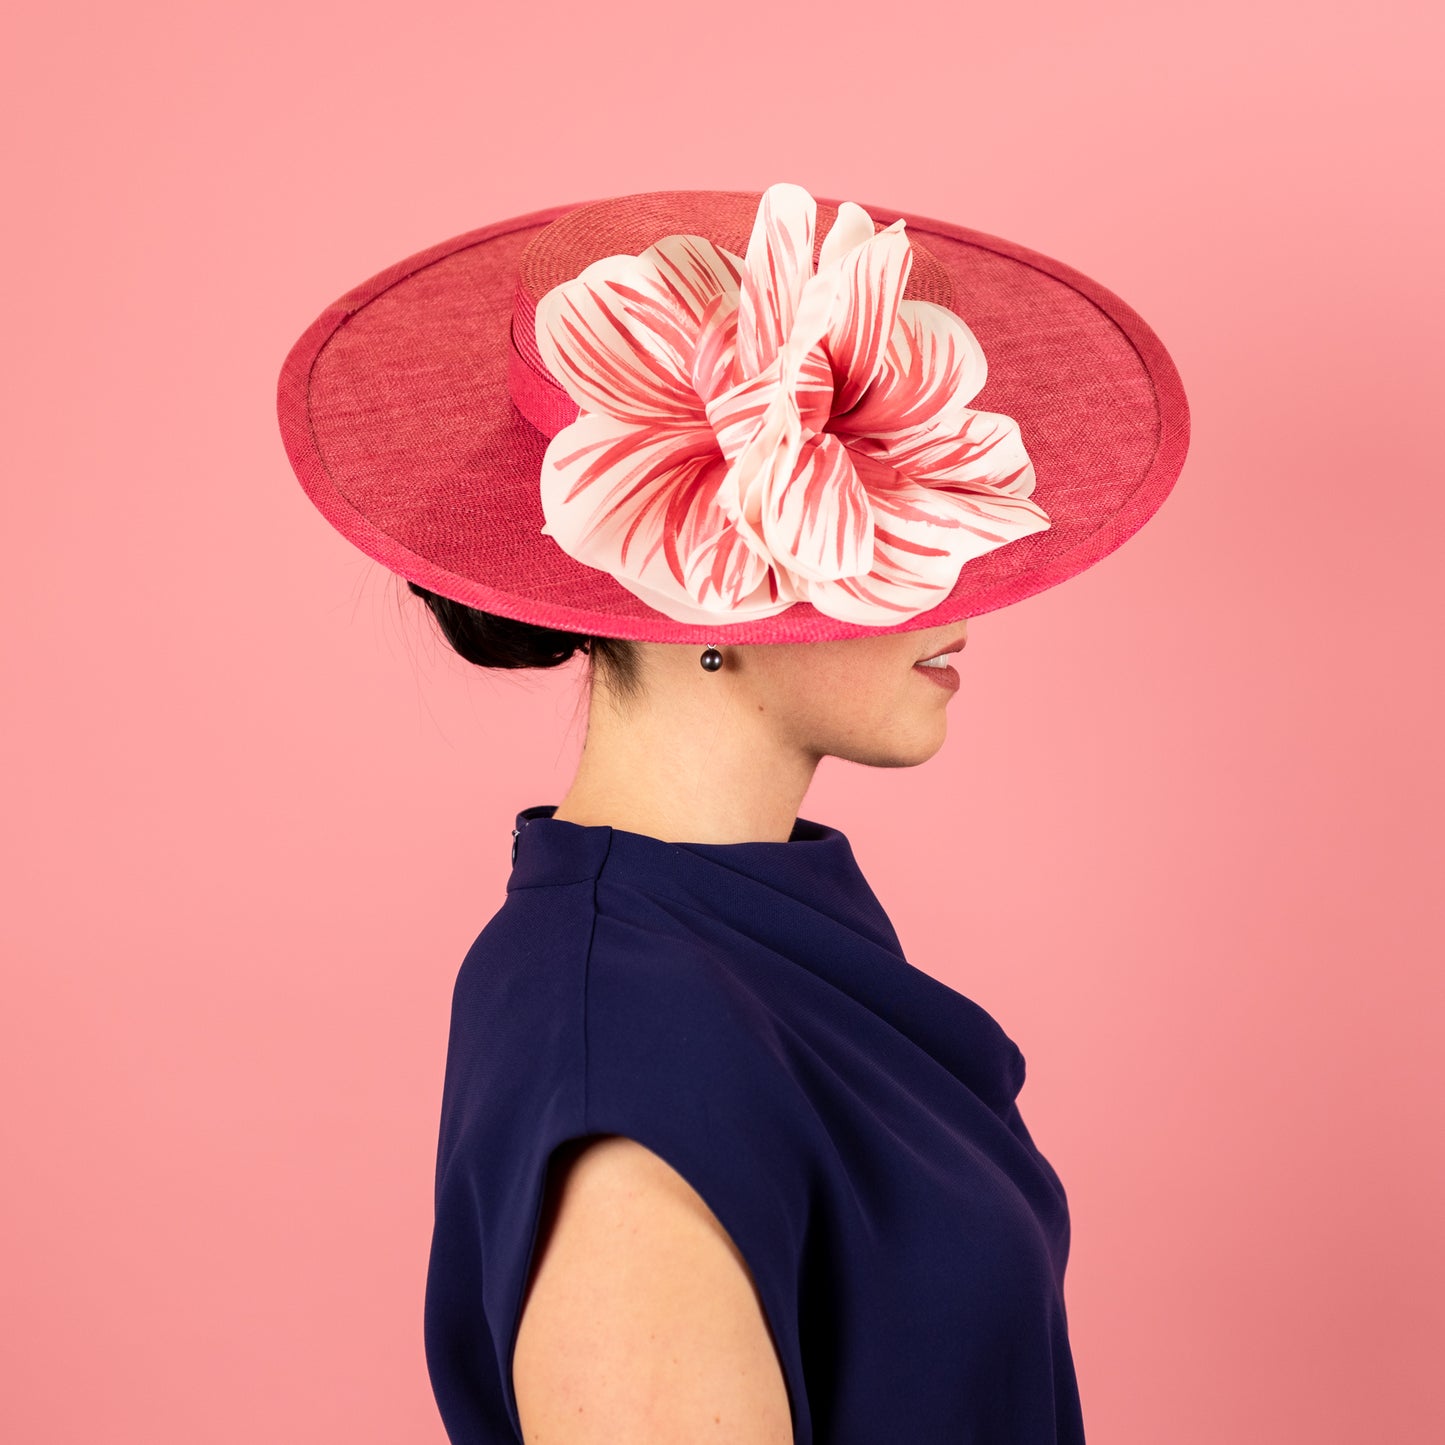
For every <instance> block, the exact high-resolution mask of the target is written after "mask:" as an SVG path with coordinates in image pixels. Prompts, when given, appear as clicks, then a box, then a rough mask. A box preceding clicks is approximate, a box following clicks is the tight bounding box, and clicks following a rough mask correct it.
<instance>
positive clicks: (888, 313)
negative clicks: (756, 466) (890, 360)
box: [826, 219, 913, 412]
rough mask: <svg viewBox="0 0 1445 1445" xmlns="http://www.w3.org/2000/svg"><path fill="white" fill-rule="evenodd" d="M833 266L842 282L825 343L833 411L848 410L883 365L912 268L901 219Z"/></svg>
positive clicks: (907, 240)
mask: <svg viewBox="0 0 1445 1445" xmlns="http://www.w3.org/2000/svg"><path fill="white" fill-rule="evenodd" d="M837 265H838V269H839V270H840V272H841V273H842V282H843V284H842V287H841V289H840V291H839V294H838V299H837V304H836V305H835V306H834V308H833V313H832V318H831V320H830V322H829V325H828V333H827V342H826V344H827V348H828V355H829V356H830V357H832V359H833V370H834V373H835V377H836V386H837V396H836V399H835V401H834V407H835V409H836V410H838V411H840V412H846V411H847V410H848V409H849V408H850V407H852V406H853V405H854V404H855V403H856V402H857V401H858V399H859V398H860V397H861V396H862V395H863V394H864V392H866V391H867V389H868V387H869V386H870V385H871V383H872V382H873V379H874V378H875V377H876V376H877V375H878V373H879V371H880V370H881V369H882V367H883V366H884V364H885V359H886V353H887V351H888V347H889V345H890V343H891V342H892V340H893V334H894V329H895V327H896V325H897V323H898V316H899V307H900V306H901V305H902V302H903V289H904V287H905V286H906V285H907V284H908V276H909V273H910V272H911V271H912V269H913V246H912V243H911V242H910V241H909V239H908V237H907V236H906V235H904V233H903V222H902V220H901V219H900V220H897V221H895V222H894V223H893V224H892V225H891V226H889V227H888V228H887V230H884V231H879V232H878V233H877V234H876V235H875V236H872V237H871V238H870V239H869V240H867V241H866V242H864V243H863V244H862V245H861V246H855V247H854V248H853V249H852V250H850V251H848V252H847V253H846V254H845V255H843V256H842V257H841V258H840V259H839V261H838V263H837Z"/></svg>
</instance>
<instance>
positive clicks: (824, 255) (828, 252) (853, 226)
mask: <svg viewBox="0 0 1445 1445" xmlns="http://www.w3.org/2000/svg"><path fill="white" fill-rule="evenodd" d="M895 224H899V223H897V222H895ZM876 234H877V228H876V227H875V226H874V224H873V217H872V216H870V215H869V214H868V212H867V211H865V210H864V209H863V207H862V206H860V205H858V204H857V203H856V202H855V201H842V202H840V203H839V206H838V214H837V215H836V216H834V217H833V224H832V225H831V226H830V227H829V228H828V234H827V235H826V236H824V237H823V244H822V245H821V246H820V247H819V248H818V269H819V270H820V271H822V270H825V269H826V268H827V267H829V266H831V265H833V264H834V263H835V262H837V261H841V260H842V259H843V257H844V256H846V255H847V254H848V252H849V251H851V250H853V248H854V247H855V246H861V245H862V244H863V243H864V242H865V241H871V240H872V239H873V237H874V236H875V235H876Z"/></svg>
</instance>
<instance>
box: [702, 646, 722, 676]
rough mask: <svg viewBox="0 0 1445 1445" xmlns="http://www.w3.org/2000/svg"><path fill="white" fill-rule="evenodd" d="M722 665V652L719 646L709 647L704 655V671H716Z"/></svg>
mask: <svg viewBox="0 0 1445 1445" xmlns="http://www.w3.org/2000/svg"><path fill="white" fill-rule="evenodd" d="M721 666H722V653H720V652H719V651H718V650H717V648H715V647H709V648H708V650H707V651H706V652H704V653H703V655H702V668H703V671H704V672H716V671H717V670H718V668H720V667H721Z"/></svg>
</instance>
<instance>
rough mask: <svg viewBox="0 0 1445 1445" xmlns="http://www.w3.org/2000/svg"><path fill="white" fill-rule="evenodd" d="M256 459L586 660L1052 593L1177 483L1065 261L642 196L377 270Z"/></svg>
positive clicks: (1018, 249) (900, 228) (467, 597)
mask: <svg viewBox="0 0 1445 1445" xmlns="http://www.w3.org/2000/svg"><path fill="white" fill-rule="evenodd" d="M278 410H279V415H280V423H281V434H282V438H283V441H284V443H285V447H286V452H287V455H288V457H289V458H290V461H291V464H292V466H293V467H294V469H295V471H296V475H297V476H298V477H299V478H300V480H301V484H302V486H303V487H304V488H305V490H306V492H307V495H308V496H310V498H311V500H312V501H313V502H314V503H315V505H316V506H317V507H318V508H319V509H320V511H321V512H322V514H323V515H324V516H325V517H326V518H327V520H328V521H329V522H330V523H331V524H332V525H333V526H334V527H335V528H336V529H337V530H338V531H339V532H340V533H341V534H342V535H343V536H344V537H346V538H347V539H348V540H349V541H351V542H352V543H353V544H354V545H355V546H357V547H358V548H360V550H361V551H362V552H364V553H366V555H367V556H369V557H372V558H374V559H375V560H376V561H378V562H380V563H382V564H383V565H384V566H385V567H386V568H388V569H389V570H390V571H392V572H395V573H397V574H399V575H400V576H402V577H404V578H407V579H410V580H411V581H413V582H415V583H417V584H418V585H420V586H421V587H424V588H426V589H427V590H429V591H431V592H435V593H438V594H440V595H442V596H444V597H450V598H453V599H455V600H456V601H458V602H461V603H465V604H467V605H469V606H471V607H474V608H477V609H479V610H481V611H484V612H489V613H493V614H496V615H499V616H503V617H509V618H515V619H517V620H520V621H523V622H530V623H534V624H536V625H538V626H542V627H550V628H558V629H562V630H565V631H571V632H578V633H583V634H586V635H591V636H604V637H622V638H637V639H648V640H652V641H658V642H696V643H713V642H729V643H747V642H812V641H821V640H824V639H829V638H842V637H854V636H860V635H863V634H866V633H872V632H901V631H914V630H917V629H920V628H930V627H938V626H941V625H943V624H946V623H950V622H956V621H958V620H960V619H964V618H970V617H974V616H977V615H978V614H980V613H984V612H991V611H993V610H994V609H995V608H998V607H1004V606H1007V605H1008V604H1009V603H1011V602H1018V601H1021V600H1022V599H1023V598H1026V597H1030V596H1032V595H1033V594H1034V593H1036V592H1041V591H1043V590H1044V589H1045V588H1047V587H1052V586H1054V585H1055V584H1056V583H1059V582H1063V581H1064V580H1066V579H1067V578H1069V577H1072V576H1074V575H1075V574H1076V573H1079V572H1082V571H1083V570H1084V569H1085V568H1086V567H1089V566H1091V565H1092V564H1093V563H1095V562H1097V561H1098V560H1099V559H1100V558H1101V557H1104V556H1106V555H1107V554H1108V553H1110V552H1112V551H1113V550H1114V549H1115V548H1116V547H1118V546H1119V545H1120V544H1121V543H1122V542H1124V541H1125V540H1126V539H1127V538H1129V537H1130V536H1132V535H1133V534H1134V533H1135V532H1136V531H1138V530H1139V528H1140V527H1142V526H1143V525H1144V523H1145V522H1147V521H1148V520H1149V518H1150V517H1151V516H1153V514H1154V513H1155V511H1157V510H1158V508H1159V506H1160V504H1161V503H1162V502H1163V500H1164V498H1165V496H1166V495H1167V494H1168V492H1169V490H1170V488H1171V487H1172V486H1173V484H1174V481H1175V479H1176V477H1177V476H1178V475H1179V472H1180V469H1181V468H1182V466H1183V464H1184V457H1185V452H1186V450H1187V448H1188V444H1189V410H1188V404H1187V402H1186V400H1185V396H1184V389H1183V385H1182V383H1181V381H1180V378H1179V374H1178V372H1177V370H1176V369H1175V366H1174V364H1173V362H1172V361H1171V360H1170V358H1169V355H1168V353H1167V352H1166V351H1165V350H1164V347H1163V345H1162V344H1161V342H1160V341H1159V338H1158V337H1157V336H1156V335H1155V334H1154V332H1153V331H1152V330H1150V328H1149V327H1148V326H1147V325H1146V324H1145V322H1144V321H1143V320H1142V319H1141V318H1140V317H1139V315H1138V314H1137V313H1136V312H1135V311H1134V310H1133V309H1132V308H1131V307H1130V306H1129V305H1128V304H1127V303H1125V302H1124V301H1122V300H1120V298H1119V297H1118V296H1116V295H1114V293H1113V292H1111V291H1108V290H1106V289H1105V288H1104V287H1103V286H1100V285H1099V284H1098V283H1097V282H1095V281H1091V280H1090V279H1089V278H1088V277H1087V276H1084V275H1082V274H1080V273H1079V272H1078V271H1076V270H1074V269H1073V268H1072V267H1070V266H1067V265H1065V264H1063V263H1062V262H1059V261H1054V260H1050V259H1049V258H1048V257H1047V256H1042V255H1040V254H1039V253H1038V252H1036V251H1030V250H1027V249H1026V248H1024V247H1023V246H1019V245H1016V244H1014V243H1013V242H1011V241H1005V240H1001V239H999V238H998V237H996V236H989V235H985V234H983V233H982V232H979V231H972V230H968V229H967V228H965V227H963V226H957V225H953V224H951V223H949V222H946V221H933V220H928V219H926V218H924V217H921V216H914V215H909V214H906V213H903V212H898V211H892V210H889V209H888V208H887V207H872V206H869V207H862V206H859V205H856V204H855V203H853V202H851V201H824V200H821V199H819V200H816V201H815V199H814V198H813V197H812V196H811V195H809V194H808V192H807V191H806V190H804V189H803V188H802V187H801V186H798V185H794V184H791V183H787V182H781V183H778V184H776V185H773V186H771V187H769V188H768V190H767V191H765V192H762V193H758V192H731V191H656V192H649V193H644V194H640V195H631V196H621V197H616V198H612V199H608V200H602V201H596V202H592V203H589V204H585V205H572V206H555V207H552V208H550V209H547V210H544V211H536V212H533V213H532V214H530V215H526V216H519V217H515V218H513V219H510V220H505V221H498V222H496V223H494V224H492V225H489V226H484V227H483V228H482V229H480V230H476V231H471V232H468V233H467V234H466V235H463V236H458V237H456V238H454V239H452V240H449V241H443V242H441V243H440V244H439V245H436V246H433V247H431V248H430V249H429V250H426V251H423V252H422V253H421V254H419V255H416V256H412V257H410V258H409V259H407V260H405V261H401V262H399V263H397V264H396V265H394V266H391V267H390V268H388V269H387V270H386V271H383V272H382V273H381V274H380V275H378V276H375V277H373V278H372V279H371V280H370V281H366V282H364V283H363V284H361V285H360V286H357V287H355V288H354V289H353V290H351V291H349V292H347V293H346V295H344V296H343V297H341V299H340V300H338V301H337V302H335V303H334V304H333V305H332V306H330V307H328V308H327V309H326V310H325V311H324V312H323V313H322V314H321V316H320V317H318V318H317V320H316V321H315V322H314V323H313V324H312V325H311V326H310V327H309V328H308V329H307V330H306V332H305V333H304V334H303V335H302V337H301V338H300V340H299V341H297V343H296V344H295V346H294V347H293V348H292V349H291V352H290V354H289V355H288V356H287V358H286V361H285V364H284V366H283V368H282V371H281V377H280V386H279V393H278Z"/></svg>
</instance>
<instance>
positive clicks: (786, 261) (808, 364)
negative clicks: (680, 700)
mask: <svg viewBox="0 0 1445 1445" xmlns="http://www.w3.org/2000/svg"><path fill="white" fill-rule="evenodd" d="M816 217H817V205H816V202H815V201H814V199H813V197H812V196H811V195H810V194H809V193H808V192H807V191H806V190H805V189H804V188H803V187H801V186H797V185H793V184H790V183H787V182H780V183H778V184H776V185H773V186H770V187H769V188H768V190H767V191H766V192H764V193H763V196H762V198H761V201H760V203H759V206H758V210H757V214H756V216H755V218H754V222H753V227H752V232H751V235H750V238H749V241H748V247H747V254H746V256H745V257H741V258H740V257H738V256H735V255H733V254H732V253H731V252H729V251H727V250H725V249H724V248H722V247H720V246H717V245H715V244H714V243H713V242H711V241H709V240H707V239H705V238H704V237H702V236H695V235H686V234H681V235H673V236H667V237H664V238H663V239H662V240H659V241H657V242H655V243H654V244H653V245H651V246H649V247H647V249H646V250H644V251H643V252H642V253H641V254H640V255H636V256H630V255H617V256H607V257H603V258H602V259H600V260H598V261H594V262H593V263H592V264H590V265H589V266H587V267H586V268H585V269H584V270H583V271H582V272H581V273H580V274H579V275H578V276H577V277H575V278H574V279H572V280H569V281H565V282H562V283H561V284H560V285H558V286H555V287H553V288H552V290H550V291H549V292H547V293H546V295H544V296H543V297H542V299H541V300H540V302H539V303H538V305H537V313H536V337H537V345H538V348H539V350H540V352H541V355H542V359H543V361H544V362H545V364H546V366H547V368H548V370H549V371H550V372H551V374H552V376H553V377H554V378H555V379H556V380H557V382H558V384H559V385H560V386H562V387H563V388H564V389H565V390H566V392H567V394H568V395H569V396H570V397H571V398H572V399H573V400H574V401H575V402H576V403H577V406H578V409H579V411H578V417H577V420H576V421H575V422H573V423H571V424H570V425H568V426H566V427H564V428H562V430H561V431H559V432H558V433H557V434H556V435H555V436H554V437H553V438H552V439H551V441H550V443H549V445H548V447H547V450H546V453H545V456H544V458H543V462H542V469H541V476H540V488H541V501H542V510H543V516H544V518H545V525H544V526H543V528H542V532H543V533H544V534H545V535H548V536H551V537H552V538H553V539H554V540H555V541H556V542H557V543H558V545H559V546H561V547H562V548H563V550H564V551H566V552H567V553H568V555H569V556H571V557H573V558H575V559H576V560H577V561H579V562H582V563H584V564H586V565H588V566H591V567H597V568H601V569H603V570H605V571H607V572H608V573H610V574H611V575H612V576H614V577H615V578H616V579H617V580H618V582H619V583H620V584H621V585H622V586H624V587H626V588H627V589H628V590H629V591H630V592H632V593H633V594H634V595H636V596H638V597H640V598H641V599H642V600H643V601H645V602H647V603H648V604H649V605H650V606H652V607H654V608H656V609H657V610H659V611H661V612H663V613H664V614H666V615H667V616H669V617H672V618H674V619H675V620H677V621H681V622H695V623H703V624H706V623H711V622H728V621H742V620H745V619H751V618H761V617H768V616H772V615H773V614H775V613H778V612H781V611H783V610H784V609H786V608H788V607H790V606H792V604H793V603H794V602H798V601H806V602H809V603H811V604H812V605H813V606H814V607H815V608H816V609H817V610H818V611H819V612H822V613H825V614H826V615H828V616H830V617H833V618H837V619H839V620H841V621H845V622H853V623H859V624H864V625H868V626H888V625H891V624H898V623H902V622H906V621H908V620H909V619H910V618H912V617H915V616H917V615H918V614H919V613H920V612H923V611H926V610H927V609H928V608H930V607H933V606H936V605H937V604H938V603H939V602H941V601H943V599H944V598H946V597H947V596H948V594H949V592H950V591H951V590H952V588H953V586H954V584H955V583H956V581H957V579H958V574H959V572H960V570H961V569H962V567H963V565H964V564H965V563H966V562H967V561H968V560H969V559H970V558H972V557H977V556H980V555H982V554H983V553H985V552H989V551H991V550H993V549H994V548H996V547H1001V546H1004V545H1006V544H1007V543H1009V542H1012V541H1015V540H1017V539H1018V538H1020V537H1025V536H1028V535H1030V534H1032V533H1034V532H1039V531H1043V530H1044V529H1046V528H1047V527H1048V525H1049V519H1048V516H1047V514H1046V513H1045V512H1044V511H1043V510H1042V509H1041V508H1040V507H1039V506H1038V505H1037V504H1036V503H1034V502H1032V501H1030V500H1029V498H1030V495H1031V494H1032V492H1033V489H1034V481H1035V478H1034V468H1033V464H1032V463H1031V461H1030V460H1029V457H1028V454H1027V452H1026V450H1025V448H1024V445H1023V440H1022V437H1021V436H1020V432H1019V427H1018V424H1017V422H1016V421H1014V419H1013V418H1011V417H1007V416H1003V415H1000V414H998V413H994V412H984V411H974V410H971V409H970V408H969V406H968V405H967V403H968V402H969V401H971V400H972V399H973V398H974V397H975V396H976V395H977V394H978V392H979V390H980V389H981V388H982V386H983V384H984V381H985V379H986V377H987V363H986V361H985V358H984V354H983V349H982V347H981V346H980V345H979V343H978V340H977V338H976V337H975V336H974V334H973V332H972V331H971V330H970V329H969V327H968V326H967V325H966V324H965V322H964V321H963V320H962V318H960V317H959V316H958V315H957V314H956V313H954V312H953V311H951V310H949V309H948V308H947V307H945V306H940V305H937V304H935V303H932V302H926V301H917V300H904V299H903V291H904V288H905V286H906V284H907V280H908V275H909V272H910V269H911V267H912V262H913V257H912V249H911V246H910V243H909V241H908V238H907V236H906V235H905V234H904V223H903V221H902V220H901V219H900V220H897V221H895V222H893V224H892V225H890V226H887V227H886V228H884V229H883V230H881V231H878V230H875V228H874V223H873V221H872V219H871V218H870V217H869V215H868V213H867V212H866V211H865V210H864V209H863V208H862V207H861V206H858V205H855V204H854V203H853V202H851V201H845V202H843V203H842V204H841V205H840V206H839V207H838V213H837V216H836V219H835V220H834V223H833V226H832V227H831V229H830V230H829V232H828V234H827V236H826V237H825V238H824V240H823V244H822V247H821V249H820V251H819V256H818V264H817V269H816V272H815V271H814V268H813V249H814V236H815V227H816Z"/></svg>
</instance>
